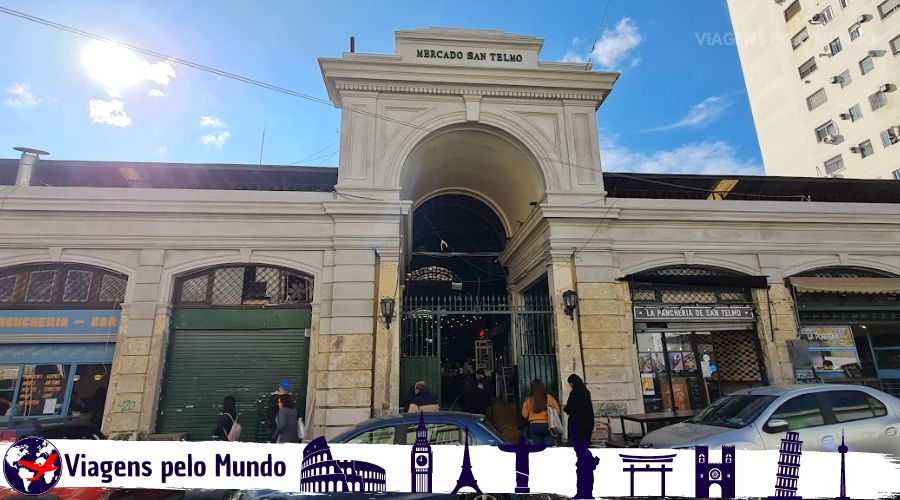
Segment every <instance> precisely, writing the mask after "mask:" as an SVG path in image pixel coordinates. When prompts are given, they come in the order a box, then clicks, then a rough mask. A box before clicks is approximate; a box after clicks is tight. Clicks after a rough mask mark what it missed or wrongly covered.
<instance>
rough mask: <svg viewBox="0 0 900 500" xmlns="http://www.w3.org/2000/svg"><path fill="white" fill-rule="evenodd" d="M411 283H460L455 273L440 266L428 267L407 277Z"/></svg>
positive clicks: (412, 272) (417, 270)
mask: <svg viewBox="0 0 900 500" xmlns="http://www.w3.org/2000/svg"><path fill="white" fill-rule="evenodd" d="M406 277H407V278H408V279H409V280H410V281H459V279H458V278H457V277H456V275H455V274H454V273H453V271H451V270H449V269H447V268H445V267H439V266H427V267H422V268H419V269H416V270H415V271H411V272H410V273H408V274H407V275H406Z"/></svg>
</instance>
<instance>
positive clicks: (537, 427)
mask: <svg viewBox="0 0 900 500" xmlns="http://www.w3.org/2000/svg"><path fill="white" fill-rule="evenodd" d="M547 408H553V409H554V410H556V411H557V412H559V403H557V402H556V399H554V398H553V396H552V395H550V394H547V390H546V389H545V388H544V383H543V382H541V381H540V379H534V380H532V381H531V395H530V396H528V398H527V399H526V400H525V403H524V404H523V405H522V417H523V418H524V419H525V420H526V421H528V431H529V433H530V434H531V442H532V444H543V445H546V446H553V445H554V444H555V442H556V439H555V438H554V437H553V433H551V432H550V425H549V421H550V416H549V414H548V413H547Z"/></svg>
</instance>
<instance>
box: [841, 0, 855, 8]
mask: <svg viewBox="0 0 900 500" xmlns="http://www.w3.org/2000/svg"><path fill="white" fill-rule="evenodd" d="M851 3H853V0H841V8H842V9H846V8H847V7H848V6H849V5H850V4H851Z"/></svg>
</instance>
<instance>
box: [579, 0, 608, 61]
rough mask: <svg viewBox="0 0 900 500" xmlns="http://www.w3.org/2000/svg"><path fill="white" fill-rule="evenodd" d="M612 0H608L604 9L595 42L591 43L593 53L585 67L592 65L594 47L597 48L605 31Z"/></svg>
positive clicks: (589, 55)
mask: <svg viewBox="0 0 900 500" xmlns="http://www.w3.org/2000/svg"><path fill="white" fill-rule="evenodd" d="M611 3H612V0H606V8H604V9H603V15H602V16H600V24H599V25H598V26H597V36H595V37H594V43H593V44H591V53H590V54H588V58H587V62H586V63H584V69H588V68H590V66H591V59H592V58H593V57H594V49H595V48H597V42H599V41H600V35H601V34H602V33H603V22H604V21H606V13H607V12H609V4H611Z"/></svg>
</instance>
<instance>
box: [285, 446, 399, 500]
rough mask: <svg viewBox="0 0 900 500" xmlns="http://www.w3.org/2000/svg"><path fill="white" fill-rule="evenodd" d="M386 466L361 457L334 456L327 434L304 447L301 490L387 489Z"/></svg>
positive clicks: (374, 490)
mask: <svg viewBox="0 0 900 500" xmlns="http://www.w3.org/2000/svg"><path fill="white" fill-rule="evenodd" d="M385 479H386V476H385V473H384V469H383V468H381V467H379V466H377V465H375V464H370V463H369V462H362V461H359V460H335V459H334V458H333V457H332V456H331V448H329V447H328V443H327V442H326V441H325V438H324V437H319V438H316V439H314V440H313V441H312V442H310V443H309V444H308V445H306V448H304V449H303V466H302V468H301V469H300V491H304V492H308V493H335V492H348V491H349V492H353V491H365V492H379V491H385V484H386V481H385Z"/></svg>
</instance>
